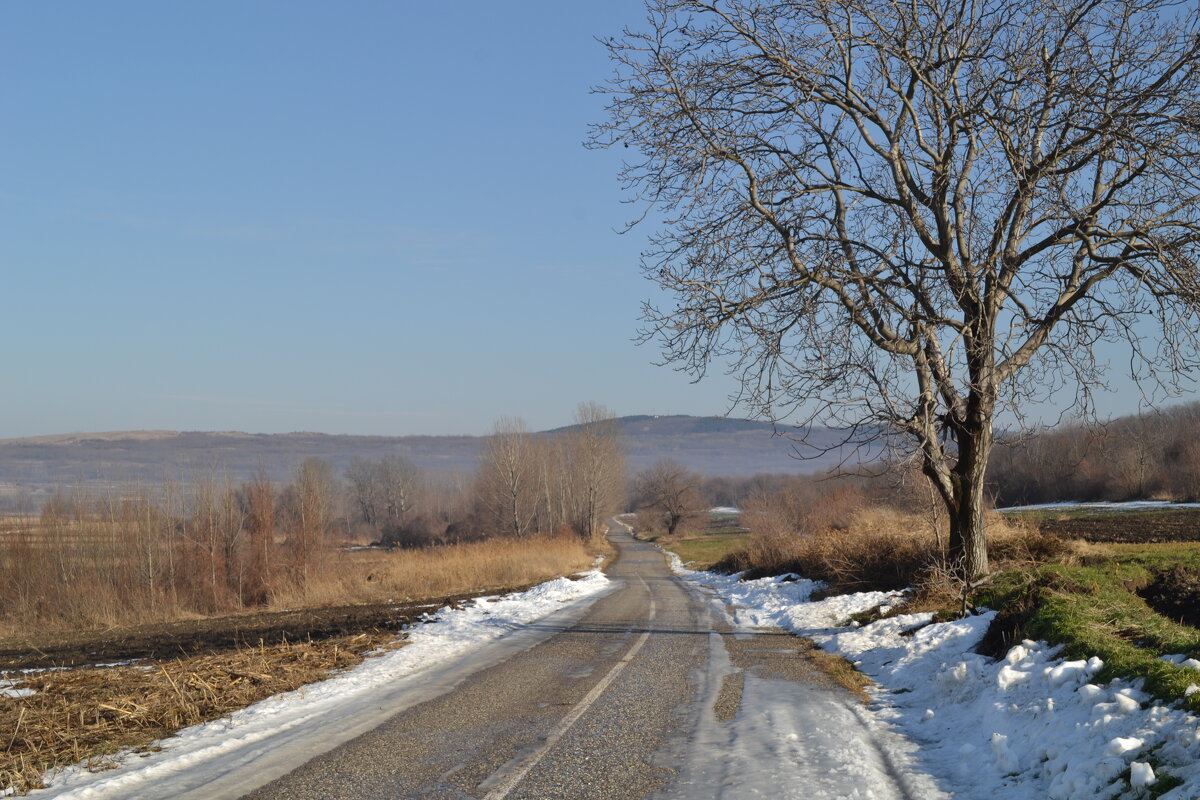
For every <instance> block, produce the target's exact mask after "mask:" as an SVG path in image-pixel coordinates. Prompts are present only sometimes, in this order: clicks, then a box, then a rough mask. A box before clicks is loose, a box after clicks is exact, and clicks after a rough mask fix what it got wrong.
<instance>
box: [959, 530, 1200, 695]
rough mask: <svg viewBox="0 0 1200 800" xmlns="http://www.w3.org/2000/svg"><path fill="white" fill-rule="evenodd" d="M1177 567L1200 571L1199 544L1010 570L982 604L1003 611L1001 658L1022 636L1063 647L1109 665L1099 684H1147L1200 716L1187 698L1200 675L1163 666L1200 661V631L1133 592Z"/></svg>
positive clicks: (1114, 550) (995, 637)
mask: <svg viewBox="0 0 1200 800" xmlns="http://www.w3.org/2000/svg"><path fill="white" fill-rule="evenodd" d="M1176 564H1181V565H1185V566H1191V567H1198V568H1200V544H1170V545H1110V546H1108V547H1105V548H1103V549H1097V550H1096V551H1095V552H1093V554H1092V555H1090V556H1089V557H1087V558H1086V559H1084V563H1082V564H1079V565H1043V566H1039V567H1036V568H1032V569H1025V570H1009V571H1007V572H1003V573H1001V574H1000V575H998V576H997V578H996V580H995V582H994V585H993V586H992V587H990V588H988V589H987V590H985V591H983V592H981V593H980V594H979V595H978V596H977V597H976V602H978V603H980V604H982V605H985V606H988V607H991V608H995V609H998V610H999V617H998V619H997V623H996V625H995V626H993V627H994V629H995V630H994V631H993V634H992V635H991V637H990V638H991V641H992V643H993V644H994V645H995V646H996V652H997V653H998V652H999V650H1000V649H1002V648H1003V647H1006V646H1007V645H1008V644H1011V643H1012V642H1013V641H1015V640H1019V639H1021V638H1033V639H1044V640H1046V641H1048V642H1051V643H1053V644H1061V645H1064V654H1065V655H1066V656H1067V657H1068V658H1086V657H1089V656H1099V657H1100V658H1101V659H1103V661H1104V665H1105V666H1104V670H1103V672H1101V673H1100V674H1099V675H1098V676H1097V680H1100V681H1106V680H1110V679H1112V678H1114V677H1118V676H1121V677H1132V678H1142V679H1144V681H1145V688H1146V690H1147V691H1148V692H1150V693H1151V694H1152V695H1154V696H1155V697H1159V698H1161V699H1163V700H1166V701H1174V700H1179V701H1182V702H1183V703H1184V704H1185V705H1186V706H1187V707H1188V708H1189V709H1191V710H1193V711H1200V694H1193V695H1192V696H1191V697H1187V696H1186V691H1187V688H1188V686H1190V685H1192V684H1196V683H1200V674H1198V673H1197V672H1196V671H1195V670H1191V669H1187V668H1185V667H1180V666H1177V665H1175V664H1169V663H1166V662H1163V661H1159V660H1158V657H1159V656H1162V655H1174V654H1186V655H1189V656H1196V655H1200V629H1197V628H1194V627H1191V626H1188V625H1182V624H1179V623H1177V622H1173V621H1172V620H1169V619H1167V618H1166V617H1164V616H1162V615H1161V614H1158V613H1157V612H1155V611H1154V610H1153V609H1152V608H1150V607H1149V606H1148V605H1147V604H1146V602H1145V601H1144V600H1142V598H1141V597H1139V596H1138V595H1137V594H1136V593H1135V591H1134V590H1135V589H1137V588H1138V587H1141V586H1144V585H1145V584H1146V583H1148V582H1149V581H1150V579H1151V577H1152V574H1153V572H1154V570H1156V569H1159V568H1163V567H1166V566H1169V565H1176Z"/></svg>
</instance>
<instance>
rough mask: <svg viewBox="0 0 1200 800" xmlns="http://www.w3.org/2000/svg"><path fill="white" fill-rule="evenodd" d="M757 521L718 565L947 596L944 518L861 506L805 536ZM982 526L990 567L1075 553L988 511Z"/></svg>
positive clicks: (839, 586) (848, 586) (939, 598)
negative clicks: (741, 545)
mask: <svg viewBox="0 0 1200 800" xmlns="http://www.w3.org/2000/svg"><path fill="white" fill-rule="evenodd" d="M758 521H759V522H760V523H765V524H760V525H759V526H758V527H756V529H755V530H754V532H753V535H752V536H751V537H750V540H749V543H748V545H747V547H746V549H745V550H743V551H741V552H739V553H734V554H732V555H731V556H730V557H729V558H727V559H725V560H724V561H723V562H722V563H720V564H719V565H718V566H719V567H720V568H723V569H726V570H728V571H746V572H747V577H760V576H764V575H778V574H780V573H784V572H796V573H799V574H801V575H803V576H804V577H806V578H812V579H815V580H821V581H824V582H826V583H828V584H829V586H830V591H832V592H835V593H840V592H849V591H864V590H868V589H884V590H886V589H901V588H905V587H910V586H918V587H920V591H919V592H918V595H922V594H925V595H928V596H929V597H928V598H927V600H928V602H929V603H941V602H943V601H944V600H945V598H946V597H947V596H950V595H953V594H954V591H953V586H952V585H951V584H952V581H951V579H950V577H949V571H948V570H946V569H945V567H944V561H945V548H946V543H947V539H948V532H947V529H946V526H945V523H944V520H942V521H938V520H931V519H930V518H929V517H923V516H921V515H917V514H912V513H908V512H904V511H899V510H896V509H891V508H878V507H865V508H859V509H857V510H854V511H853V512H852V513H851V514H850V516H849V521H848V523H847V524H846V525H845V527H844V528H843V529H833V528H825V529H821V530H818V531H817V532H815V533H810V534H798V533H796V532H795V531H794V529H790V528H788V527H786V526H785V525H781V524H778V523H777V522H776V521H775V520H773V519H772V518H770V517H769V516H766V515H764V516H760V517H759V518H758ZM939 523H940V524H939ZM752 524H753V522H752ZM986 524H987V528H988V544H989V551H990V554H991V557H992V560H993V562H994V566H1009V565H1013V564H1024V563H1046V562H1047V561H1061V560H1064V559H1069V558H1070V557H1071V556H1072V554H1073V553H1074V545H1073V544H1072V543H1070V542H1065V541H1063V540H1061V539H1058V538H1056V537H1053V536H1048V535H1044V534H1042V533H1040V532H1039V531H1038V530H1037V528H1036V527H1032V526H1028V525H1025V524H1023V523H1020V522H1013V521H1010V520H1007V519H1005V518H1004V517H1002V516H1000V515H998V514H989V515H988V517H987V520H986ZM941 579H944V580H941ZM943 583H944V585H943ZM935 598H936V599H935Z"/></svg>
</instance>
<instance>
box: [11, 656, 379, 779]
mask: <svg viewBox="0 0 1200 800" xmlns="http://www.w3.org/2000/svg"><path fill="white" fill-rule="evenodd" d="M394 640H395V635H394V634H390V633H370V634H367V633H364V634H359V635H357V636H352V637H342V638H338V639H326V640H324V641H321V642H305V643H300V644H283V645H276V646H272V647H260V648H257V649H255V648H251V649H244V650H240V651H238V652H236V653H220V654H216V655H205V656H197V657H192V658H181V659H176V660H171V661H161V662H157V663H153V664H148V665H143V666H125V667H104V668H89V669H74V670H65V671H51V672H44V673H37V674H35V675H33V676H27V677H26V678H25V679H24V682H23V683H21V684H20V685H21V686H23V687H27V688H30V689H34V690H36V692H37V693H36V694H33V695H29V696H27V697H20V698H5V699H0V741H3V742H4V743H5V744H6V748H5V750H4V751H3V752H2V753H0V786H3V787H9V788H10V789H12V790H14V791H17V792H25V791H28V790H29V789H34V788H38V787H40V786H41V785H42V783H41V776H42V774H43V773H44V772H45V771H46V770H48V769H51V768H53V767H59V766H64V765H67V764H76V763H83V764H85V765H87V766H88V767H90V768H93V769H103V768H105V767H106V766H109V765H110V760H109V758H108V757H109V756H111V755H113V754H114V753H116V752H117V751H118V750H119V749H122V748H129V747H133V748H139V747H141V748H145V747H147V746H149V745H150V743H151V742H153V741H154V740H155V739H159V738H162V737H163V736H165V735H167V734H169V733H172V732H173V731H176V730H178V729H180V728H184V727H187V726H189V725H195V724H198V723H201V722H205V721H208V720H211V719H215V718H216V717H220V716H222V715H224V714H228V713H230V712H232V711H235V710H237V709H239V708H243V707H245V706H247V705H249V704H251V703H254V702H256V701H258V700H262V699H264V698H266V697H269V696H271V695H273V694H277V693H279V692H285V691H289V690H292V689H297V688H299V687H301V686H304V685H305V684H309V683H312V682H314V681H318V680H323V679H325V678H327V677H330V676H331V675H332V674H334V673H336V672H338V671H341V670H344V669H346V668H348V667H352V666H354V665H355V664H358V663H359V662H361V661H362V660H363V658H364V657H365V655H366V654H367V653H368V652H370V651H372V650H375V649H378V648H379V647H380V646H381V645H383V644H385V643H387V642H391V641H394Z"/></svg>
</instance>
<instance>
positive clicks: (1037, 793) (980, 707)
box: [674, 559, 1200, 800]
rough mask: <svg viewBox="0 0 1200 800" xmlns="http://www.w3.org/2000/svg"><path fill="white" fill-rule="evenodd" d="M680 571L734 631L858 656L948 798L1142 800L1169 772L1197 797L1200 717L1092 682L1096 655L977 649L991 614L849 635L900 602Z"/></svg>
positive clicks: (883, 706) (890, 718)
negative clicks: (714, 601) (853, 618)
mask: <svg viewBox="0 0 1200 800" xmlns="http://www.w3.org/2000/svg"><path fill="white" fill-rule="evenodd" d="M674 566H675V569H676V571H677V572H679V573H680V574H682V575H684V576H686V577H688V578H690V579H691V580H694V581H696V582H697V583H699V584H701V585H705V586H709V587H711V588H712V589H713V590H715V592H716V593H717V595H718V596H719V597H720V598H721V599H723V600H724V601H725V602H726V603H729V604H731V605H733V606H736V608H735V610H734V612H733V622H734V623H735V624H736V625H737V626H739V627H742V628H747V629H748V628H753V627H757V626H766V625H774V626H778V627H780V628H784V629H786V630H789V631H792V632H794V633H796V634H797V635H804V636H808V637H811V638H812V639H814V640H815V641H817V642H818V643H819V644H820V645H821V646H822V647H823V648H824V649H826V650H828V651H830V652H834V653H838V654H841V655H843V656H844V657H846V658H847V659H849V660H850V661H852V662H854V663H855V664H856V665H857V666H858V667H859V669H861V670H862V671H863V672H864V673H866V674H867V675H869V676H870V677H871V679H872V680H873V681H875V683H876V684H877V689H876V691H875V697H876V703H875V704H873V706H872V708H871V714H872V715H873V716H874V717H875V718H876V719H877V720H879V721H881V722H885V723H887V724H889V725H890V726H891V728H892V729H893V730H894V731H895V732H896V733H899V734H902V735H904V736H906V737H907V738H908V739H909V740H911V741H912V742H913V743H915V744H916V745H918V747H919V750H918V751H917V752H916V754H915V758H916V760H917V762H918V763H919V764H920V765H921V766H922V767H923V768H924V769H926V770H927V771H928V772H929V774H930V775H931V776H932V777H933V778H934V779H936V780H937V782H938V784H939V786H940V788H941V789H942V790H943V791H946V792H949V793H951V794H952V795H953V796H954V797H956V798H962V800H994V798H1013V799H1014V800H1016V799H1017V798H1020V799H1021V800H1027V799H1028V798H1035V797H1036V798H1043V797H1044V798H1050V799H1051V800H1074V799H1075V798H1089V799H1090V798H1129V799H1132V798H1142V797H1148V796H1149V787H1153V785H1154V783H1155V782H1156V781H1157V780H1159V779H1161V778H1164V777H1166V776H1170V778H1172V779H1174V780H1172V781H1171V783H1178V782H1180V781H1181V782H1182V783H1179V785H1177V786H1175V788H1172V789H1170V790H1169V791H1167V792H1166V793H1164V794H1162V797H1163V798H1166V800H1185V799H1189V800H1194V799H1195V798H1200V719H1198V718H1197V717H1195V716H1194V715H1192V714H1189V713H1187V712H1185V711H1182V710H1180V709H1178V708H1175V707H1171V706H1165V705H1163V704H1161V703H1160V702H1158V701H1154V700H1151V698H1150V697H1149V696H1148V695H1147V694H1146V693H1145V692H1143V691H1141V688H1140V683H1139V682H1137V681H1128V682H1127V681H1123V680H1114V681H1112V682H1111V683H1108V684H1103V685H1097V684H1095V683H1092V682H1091V679H1092V677H1093V676H1094V675H1095V674H1096V673H1097V672H1099V670H1100V669H1101V668H1102V667H1103V663H1102V662H1101V661H1100V660H1099V659H1098V658H1091V659H1087V660H1083V661H1065V660H1064V659H1062V658H1060V657H1059V655H1058V649H1057V648H1054V647H1050V646H1049V645H1047V644H1045V643H1043V642H1032V641H1026V642H1024V643H1022V644H1020V645H1018V646H1016V647H1013V648H1012V649H1011V650H1010V651H1009V652H1008V654H1007V656H1006V657H1005V658H1003V659H1001V660H999V661H995V660H993V659H990V658H987V657H985V656H982V655H979V654H977V653H973V652H971V651H972V650H973V649H974V648H975V646H976V645H977V644H978V643H979V642H980V640H981V639H982V638H983V635H984V633H986V631H987V627H988V625H989V623H990V622H991V620H992V617H993V616H994V614H993V612H987V613H983V614H980V615H978V616H974V617H968V618H967V619H963V620H958V621H954V622H946V623H933V622H932V617H931V615H929V614H907V615H902V616H898V617H894V618H891V619H885V620H880V621H877V622H874V623H871V624H869V625H865V626H862V627H856V626H854V625H848V624H845V623H846V621H847V617H849V615H850V614H852V613H855V612H858V611H865V610H867V609H870V608H872V607H874V606H876V605H880V604H881V603H882V604H884V605H886V604H889V603H892V602H895V600H896V599H898V597H899V594H898V593H895V592H892V593H880V592H869V593H862V594H851V595H840V596H835V597H830V598H827V599H824V600H819V601H813V600H811V599H810V597H811V595H812V593H813V591H814V589H815V588H817V584H814V583H813V582H812V581H807V580H803V579H794V580H783V579H780V578H763V579H761V580H756V581H745V582H739V581H737V580H736V578H733V577H730V576H725V575H716V574H713V573H708V572H690V571H688V570H686V569H683V568H682V567H681V566H680V565H679V563H678V560H677V559H676V560H675V563H674ZM1183 660H1184V659H1183V657H1179V661H1181V662H1182V661H1183ZM1198 679H1200V675H1198ZM1198 690H1200V689H1198ZM1166 785H1168V784H1167V782H1166V781H1164V783H1163V784H1162V785H1160V786H1159V787H1156V790H1157V789H1161V788H1163V786H1166Z"/></svg>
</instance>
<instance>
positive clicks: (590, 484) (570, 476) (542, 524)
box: [475, 403, 625, 539]
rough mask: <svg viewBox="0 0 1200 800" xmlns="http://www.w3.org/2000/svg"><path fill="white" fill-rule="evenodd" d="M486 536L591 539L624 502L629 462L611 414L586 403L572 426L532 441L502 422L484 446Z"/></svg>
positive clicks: (480, 492)
mask: <svg viewBox="0 0 1200 800" xmlns="http://www.w3.org/2000/svg"><path fill="white" fill-rule="evenodd" d="M475 489H476V494H477V497H478V510H479V515H480V525H481V527H482V529H483V530H487V531H489V532H492V533H503V534H507V535H510V536H517V537H523V536H527V535H529V533H531V532H533V531H541V532H549V531H560V530H570V531H573V532H574V533H576V534H578V535H579V536H581V537H583V538H585V539H590V538H593V537H595V536H597V535H599V533H600V531H601V527H602V525H603V520H604V517H605V515H607V514H611V513H613V512H615V511H617V510H619V509H620V508H621V506H622V503H623V501H624V496H625V461H624V457H623V455H622V453H621V448H620V443H619V441H618V438H617V428H616V423H615V418H614V417H613V415H612V414H611V413H610V412H609V411H608V410H607V409H605V408H603V407H602V406H599V405H596V404H594V403H585V404H583V405H581V406H580V407H579V409H578V410H577V412H576V415H575V426H574V427H572V428H569V429H566V430H564V431H560V432H558V433H555V434H552V435H547V434H532V433H530V432H529V431H528V429H527V428H526V427H525V423H524V422H522V421H521V420H519V419H510V418H506V419H502V420H500V421H499V422H497V423H496V426H495V429H494V430H493V433H492V435H491V437H489V439H488V441H487V443H486V444H485V445H484V454H483V458H482V459H481V462H480V466H479V471H478V473H477V476H476V483H475Z"/></svg>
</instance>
